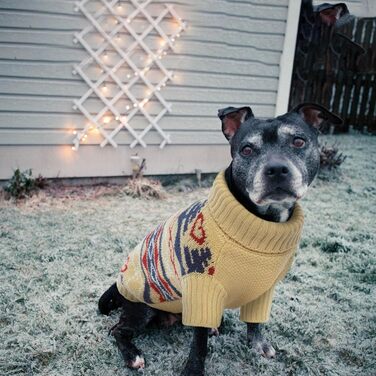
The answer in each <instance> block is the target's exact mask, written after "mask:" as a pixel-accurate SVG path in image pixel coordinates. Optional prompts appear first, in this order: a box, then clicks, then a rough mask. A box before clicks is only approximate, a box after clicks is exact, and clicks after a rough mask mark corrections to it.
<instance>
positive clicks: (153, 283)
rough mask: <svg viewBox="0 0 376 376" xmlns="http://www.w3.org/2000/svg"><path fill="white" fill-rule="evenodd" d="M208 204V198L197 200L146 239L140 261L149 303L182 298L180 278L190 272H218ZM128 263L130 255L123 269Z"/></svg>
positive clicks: (123, 268) (144, 293)
mask: <svg viewBox="0 0 376 376" xmlns="http://www.w3.org/2000/svg"><path fill="white" fill-rule="evenodd" d="M205 204H206V201H198V202H195V203H194V204H192V205H191V206H189V207H188V208H187V209H185V210H183V211H182V212H180V213H178V214H177V215H176V216H174V217H172V218H170V219H169V220H167V221H166V222H165V223H163V224H160V225H159V226H157V227H156V228H155V229H154V230H153V231H151V232H150V233H149V234H148V235H147V236H146V237H145V238H144V240H143V242H142V245H141V249H140V254H139V258H140V259H139V262H140V266H141V270H142V275H143V279H144V283H143V285H144V291H143V300H144V302H145V303H149V304H152V303H162V302H166V301H173V300H179V299H181V291H180V278H181V277H182V276H184V275H186V274H189V273H205V272H206V273H207V274H209V275H213V274H214V270H215V269H214V267H213V266H210V262H211V258H212V253H211V251H210V248H209V247H208V245H207V242H206V240H207V236H206V231H205V225H204V222H205V219H204V215H203V213H202V212H201V209H202V208H203V206H204V205H205ZM128 262H129V257H128V258H127V260H126V262H125V264H124V266H123V267H122V269H121V272H125V271H126V270H127V265H128ZM125 278H126V276H125ZM156 300H157V301H156Z"/></svg>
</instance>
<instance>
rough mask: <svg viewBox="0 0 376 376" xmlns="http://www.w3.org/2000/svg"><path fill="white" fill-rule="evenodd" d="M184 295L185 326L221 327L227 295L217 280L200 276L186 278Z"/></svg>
mask: <svg viewBox="0 0 376 376" xmlns="http://www.w3.org/2000/svg"><path fill="white" fill-rule="evenodd" d="M182 295H183V299H182V304H183V317H182V319H183V324H184V325H188V326H200V327H204V328H217V327H219V325H220V323H221V318H222V315H223V310H224V302H225V298H226V295H227V293H226V291H225V289H224V288H223V286H222V285H221V284H220V283H219V282H218V281H217V280H216V279H215V278H213V277H209V276H205V275H199V274H189V275H187V276H185V277H184V278H183V279H182Z"/></svg>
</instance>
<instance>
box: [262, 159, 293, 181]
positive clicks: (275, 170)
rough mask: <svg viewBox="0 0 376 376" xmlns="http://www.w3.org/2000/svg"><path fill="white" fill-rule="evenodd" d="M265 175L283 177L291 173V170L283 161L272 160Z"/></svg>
mask: <svg viewBox="0 0 376 376" xmlns="http://www.w3.org/2000/svg"><path fill="white" fill-rule="evenodd" d="M265 175H266V177H267V178H269V179H276V178H277V179H278V178H282V179H283V178H287V177H288V176H289V175H290V170H289V168H288V167H287V165H286V164H284V163H282V162H270V163H269V164H268V165H267V166H266V167H265Z"/></svg>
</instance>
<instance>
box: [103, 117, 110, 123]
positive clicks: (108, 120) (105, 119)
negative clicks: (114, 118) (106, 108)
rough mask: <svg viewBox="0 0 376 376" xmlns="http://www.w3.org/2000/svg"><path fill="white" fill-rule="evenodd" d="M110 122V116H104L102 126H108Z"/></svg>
mask: <svg viewBox="0 0 376 376" xmlns="http://www.w3.org/2000/svg"><path fill="white" fill-rule="evenodd" d="M110 121H111V116H105V117H104V118H103V123H104V124H108V123H109V122H110Z"/></svg>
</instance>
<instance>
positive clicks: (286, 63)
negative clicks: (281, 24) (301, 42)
mask: <svg viewBox="0 0 376 376" xmlns="http://www.w3.org/2000/svg"><path fill="white" fill-rule="evenodd" d="M300 4H301V0H290V1H289V7H288V13H287V21H286V32H285V40H284V43H283V50H282V55H281V61H280V64H279V68H280V70H279V81H278V94H277V103H276V106H275V116H278V115H282V114H284V113H285V112H287V108H288V104H289V97H290V85H291V77H292V70H293V67H294V56H295V44H296V37H297V34H298V26H299V16H300Z"/></svg>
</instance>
